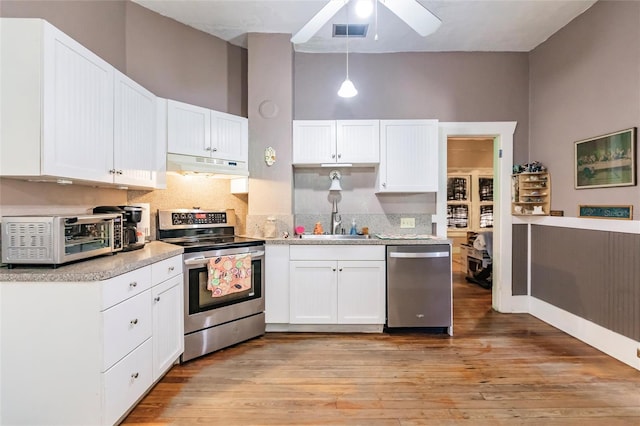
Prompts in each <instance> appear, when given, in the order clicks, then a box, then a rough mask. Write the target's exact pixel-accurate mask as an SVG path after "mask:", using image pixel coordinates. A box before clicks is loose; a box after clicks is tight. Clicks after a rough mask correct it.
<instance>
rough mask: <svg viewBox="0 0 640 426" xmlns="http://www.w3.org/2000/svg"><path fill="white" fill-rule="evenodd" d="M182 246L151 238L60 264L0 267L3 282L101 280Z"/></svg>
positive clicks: (167, 255) (178, 251)
mask: <svg viewBox="0 0 640 426" xmlns="http://www.w3.org/2000/svg"><path fill="white" fill-rule="evenodd" d="M183 252H184V249H183V248H182V247H180V246H176V245H173V244H167V243H163V242H160V241H152V242H150V243H147V244H145V246H144V248H141V249H139V250H134V251H129V252H123V253H118V254H116V255H113V256H109V255H107V256H99V257H94V258H91V259H87V260H83V261H80V262H76V263H71V264H68V265H62V266H59V267H57V268H52V267H51V266H20V265H16V266H15V267H14V268H13V269H9V268H7V267H6V266H3V267H1V268H0V282H33V281H38V282H43V281H56V282H81V281H101V280H107V279H109V278H113V277H115V276H118V275H122V274H124V273H127V272H130V271H133V270H135V269H139V268H142V267H144V266H147V265H151V264H152V263H156V262H159V261H161V260H165V259H168V258H170V257H173V256H178V255H180V254H182V253H183Z"/></svg>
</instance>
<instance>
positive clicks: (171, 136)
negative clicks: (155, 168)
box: [167, 100, 211, 157]
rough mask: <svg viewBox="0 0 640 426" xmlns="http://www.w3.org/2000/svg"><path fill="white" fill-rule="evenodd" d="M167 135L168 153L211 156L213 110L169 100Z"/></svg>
mask: <svg viewBox="0 0 640 426" xmlns="http://www.w3.org/2000/svg"><path fill="white" fill-rule="evenodd" d="M167 133H168V140H167V148H168V152H171V153H173V154H183V155H196V156H199V157H210V156H211V110H209V109H207V108H202V107H199V106H195V105H189V104H185V103H182V102H178V101H172V100H168V101H167Z"/></svg>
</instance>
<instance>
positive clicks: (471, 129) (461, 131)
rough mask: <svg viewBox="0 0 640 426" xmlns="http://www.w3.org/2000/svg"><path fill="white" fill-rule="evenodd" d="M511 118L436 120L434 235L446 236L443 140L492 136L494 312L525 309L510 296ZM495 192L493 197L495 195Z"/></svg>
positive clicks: (445, 163)
mask: <svg viewBox="0 0 640 426" xmlns="http://www.w3.org/2000/svg"><path fill="white" fill-rule="evenodd" d="M516 125H517V122H515V121H498V122H440V123H439V126H438V127H439V131H438V134H439V136H438V151H439V157H440V158H439V160H440V161H439V164H440V167H439V174H438V176H439V178H438V196H437V200H436V220H435V222H436V227H437V235H438V236H442V237H445V238H446V236H447V197H446V194H447V139H448V138H449V137H470V136H474V137H487V138H493V140H494V143H493V170H494V185H493V187H494V190H493V194H494V207H493V262H492V263H493V280H492V282H493V288H492V290H493V291H492V302H491V304H492V307H493V309H495V310H496V311H498V312H525V311H526V309H525V310H522V308H523V307H522V306H520V305H521V304H520V303H518V302H519V301H518V300H517V299H518V298H517V297H516V298H514V297H513V296H512V266H511V261H512V258H511V252H512V229H511V226H512V220H511V219H512V218H511V174H512V171H513V134H514V132H515V129H516ZM496 195H497V197H495V196H496Z"/></svg>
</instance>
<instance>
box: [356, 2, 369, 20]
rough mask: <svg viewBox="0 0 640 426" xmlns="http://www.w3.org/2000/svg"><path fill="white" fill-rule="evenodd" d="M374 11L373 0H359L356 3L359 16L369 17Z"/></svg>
mask: <svg viewBox="0 0 640 426" xmlns="http://www.w3.org/2000/svg"><path fill="white" fill-rule="evenodd" d="M372 12H373V4H372V1H371V0H358V2H357V3H356V15H357V16H358V17H359V18H362V19H364V18H368V17H369V16H371V13H372Z"/></svg>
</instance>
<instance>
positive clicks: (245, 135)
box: [211, 111, 249, 163]
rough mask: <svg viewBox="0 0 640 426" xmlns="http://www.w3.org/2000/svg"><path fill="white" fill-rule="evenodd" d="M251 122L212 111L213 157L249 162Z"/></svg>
mask: <svg viewBox="0 0 640 426" xmlns="http://www.w3.org/2000/svg"><path fill="white" fill-rule="evenodd" d="M248 142H249V121H248V120H247V119H246V118H244V117H239V116H237V115H233V114H227V113H224V112H219V111H211V156H212V157H214V158H221V159H223V160H231V161H240V162H243V163H247V162H248V161H249V143H248Z"/></svg>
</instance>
